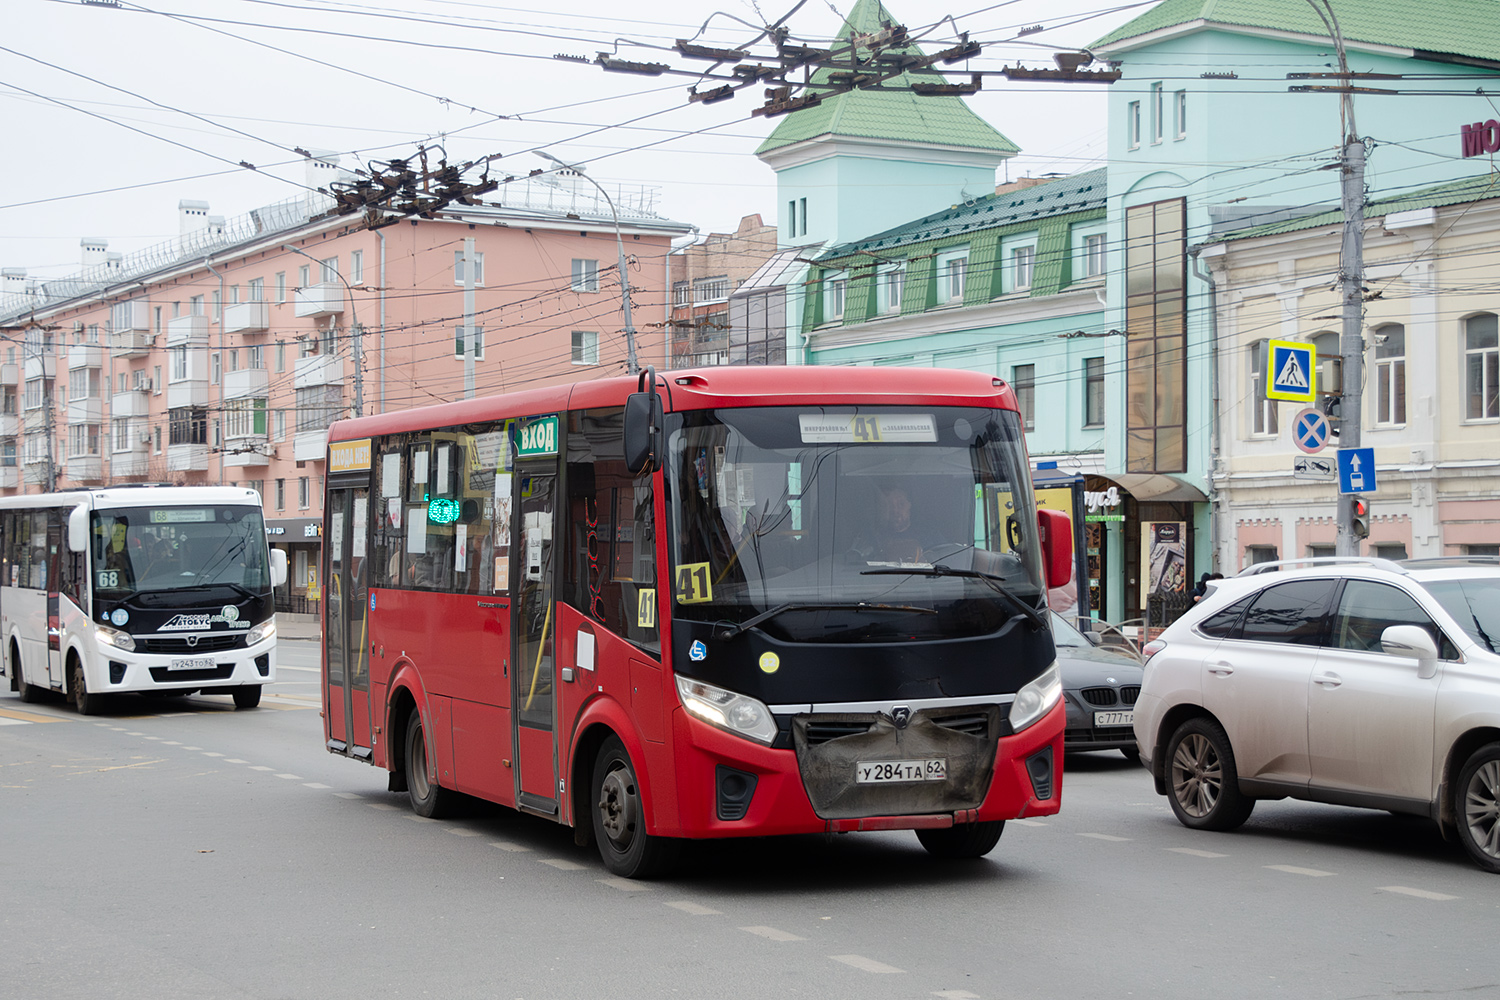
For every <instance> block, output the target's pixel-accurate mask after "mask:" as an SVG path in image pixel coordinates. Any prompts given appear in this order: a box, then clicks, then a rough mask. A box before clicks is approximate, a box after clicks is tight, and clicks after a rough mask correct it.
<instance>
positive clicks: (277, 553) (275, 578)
mask: <svg viewBox="0 0 1500 1000" xmlns="http://www.w3.org/2000/svg"><path fill="white" fill-rule="evenodd" d="M271 586H273V587H285V586H286V550H285V549H272V550H271Z"/></svg>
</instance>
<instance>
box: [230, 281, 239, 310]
mask: <svg viewBox="0 0 1500 1000" xmlns="http://www.w3.org/2000/svg"><path fill="white" fill-rule="evenodd" d="M229 304H230V305H232V306H237V305H239V304H240V286H239V285H230V286H229Z"/></svg>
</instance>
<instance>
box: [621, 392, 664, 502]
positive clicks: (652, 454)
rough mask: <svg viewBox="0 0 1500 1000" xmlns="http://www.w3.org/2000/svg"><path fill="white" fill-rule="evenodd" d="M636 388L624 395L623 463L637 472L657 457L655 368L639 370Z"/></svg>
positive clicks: (658, 405)
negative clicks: (639, 389) (638, 389)
mask: <svg viewBox="0 0 1500 1000" xmlns="http://www.w3.org/2000/svg"><path fill="white" fill-rule="evenodd" d="M639 385H640V387H641V390H642V391H640V392H632V393H631V394H630V395H629V396H626V397H625V428H624V432H625V467H626V468H627V469H629V470H630V474H631V475H633V476H638V475H640V474H641V473H642V472H645V471H646V470H647V469H649V468H651V467H652V466H653V465H655V464H656V463H657V462H659V461H660V459H661V455H660V454H659V451H660V447H661V444H660V438H661V397H660V396H658V395H657V394H656V370H655V369H653V368H649V367H648V368H647V369H646V370H645V371H643V372H641V377H640V382H639Z"/></svg>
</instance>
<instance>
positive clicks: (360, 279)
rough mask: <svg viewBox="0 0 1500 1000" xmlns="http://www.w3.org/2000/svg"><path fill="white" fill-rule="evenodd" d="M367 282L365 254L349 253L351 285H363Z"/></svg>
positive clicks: (355, 251)
mask: <svg viewBox="0 0 1500 1000" xmlns="http://www.w3.org/2000/svg"><path fill="white" fill-rule="evenodd" d="M364 281H365V252H364V251H363V250H351V251H349V284H351V285H362V284H364Z"/></svg>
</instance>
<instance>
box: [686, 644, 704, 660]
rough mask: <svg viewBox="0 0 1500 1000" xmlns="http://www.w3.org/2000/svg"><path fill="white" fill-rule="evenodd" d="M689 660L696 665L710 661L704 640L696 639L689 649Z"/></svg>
mask: <svg viewBox="0 0 1500 1000" xmlns="http://www.w3.org/2000/svg"><path fill="white" fill-rule="evenodd" d="M688 659H690V660H692V661H693V662H694V663H700V662H702V661H703V660H706V659H708V647H707V646H705V645H703V640H702V639H694V640H693V644H692V645H691V646H689V647H688Z"/></svg>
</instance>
